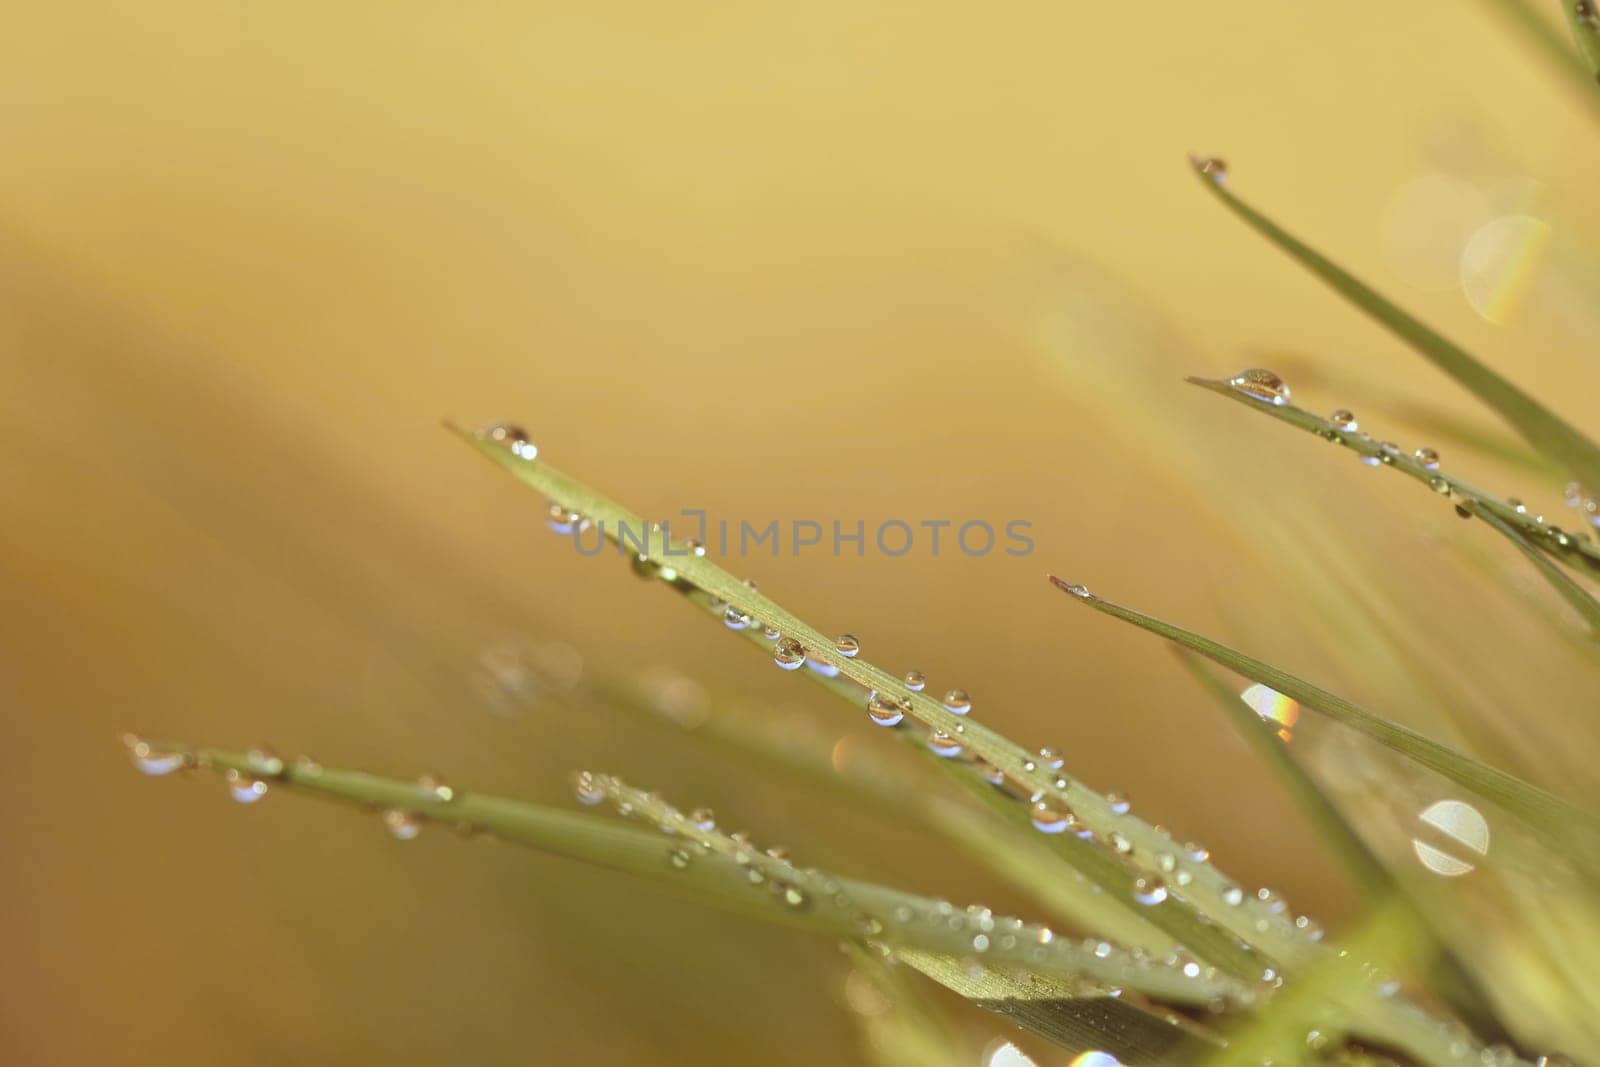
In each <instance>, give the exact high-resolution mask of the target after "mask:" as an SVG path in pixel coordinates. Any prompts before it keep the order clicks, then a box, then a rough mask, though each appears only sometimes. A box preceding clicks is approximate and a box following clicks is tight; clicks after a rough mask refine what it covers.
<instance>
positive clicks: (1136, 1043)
mask: <svg viewBox="0 0 1600 1067" xmlns="http://www.w3.org/2000/svg"><path fill="white" fill-rule="evenodd" d="M895 958H896V959H899V960H901V961H902V962H904V963H906V964H908V965H909V966H911V967H915V968H916V969H917V970H919V971H921V972H922V973H923V974H925V975H927V976H928V977H929V978H932V979H933V980H934V981H936V982H938V983H939V984H940V985H942V986H944V987H946V988H947V989H951V990H953V991H955V992H956V993H959V994H960V995H961V996H963V997H965V998H967V999H968V1000H970V1001H972V1002H973V1003H975V1004H977V1005H979V1006H981V1007H984V1008H987V1009H988V1010H990V1011H993V1012H997V1013H998V1014H1000V1015H1004V1016H1006V1017H1007V1018H1009V1019H1013V1020H1015V1021H1016V1022H1017V1023H1019V1024H1021V1025H1022V1026H1025V1027H1027V1028H1028V1029H1029V1030H1032V1031H1033V1032H1034V1033H1036V1034H1039V1035H1040V1036H1041V1037H1044V1038H1046V1039H1047V1040H1049V1041H1050V1042H1051V1043H1053V1044H1056V1045H1059V1046H1060V1047H1062V1048H1064V1049H1067V1050H1068V1051H1070V1052H1087V1051H1089V1050H1091V1049H1098V1050H1100V1051H1102V1052H1109V1053H1111V1054H1112V1055H1113V1056H1115V1057H1116V1058H1117V1059H1118V1060H1120V1061H1121V1062H1123V1063H1193V1062H1195V1061H1196V1060H1198V1059H1199V1058H1200V1057H1201V1056H1203V1055H1205V1054H1206V1053H1208V1052H1211V1051H1213V1050H1215V1049H1218V1048H1220V1047H1221V1045H1222V1041H1221V1039H1220V1038H1218V1037H1217V1036H1216V1034H1214V1033H1212V1032H1210V1031H1208V1030H1206V1029H1205V1028H1203V1027H1200V1026H1198V1025H1196V1024H1195V1023H1193V1022H1191V1021H1189V1020H1187V1019H1185V1018H1184V1017H1183V1016H1181V1015H1172V1016H1170V1018H1164V1017H1161V1016H1158V1015H1156V1014H1154V1013H1153V1012H1151V1011H1149V1010H1147V1009H1146V1008H1144V1007H1142V1006H1140V1005H1137V1004H1135V1003H1133V1002H1132V1000H1131V999H1130V998H1128V997H1106V996H1084V995H1082V994H1081V993H1076V992H1075V991H1074V990H1073V989H1072V988H1071V987H1070V986H1068V985H1066V984H1064V983H1062V982H1059V981H1056V980H1054V979H1050V978H1044V977H1041V976H1039V975H1030V974H1025V973H1019V972H1003V971H1002V972H997V971H986V972H983V973H974V972H973V971H972V969H971V968H970V967H966V966H964V965H962V964H960V963H959V962H958V961H953V960H951V959H950V958H949V957H947V956H932V955H929V954H927V953H923V952H915V951H908V952H897V953H895Z"/></svg>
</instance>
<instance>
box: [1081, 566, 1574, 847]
mask: <svg viewBox="0 0 1600 1067" xmlns="http://www.w3.org/2000/svg"><path fill="white" fill-rule="evenodd" d="M1050 580H1051V582H1053V583H1054V584H1055V585H1056V586H1057V587H1058V588H1060V589H1061V590H1062V591H1064V592H1066V593H1068V594H1069V595H1070V596H1071V597H1072V599H1074V600H1078V601H1081V602H1082V603H1085V604H1088V605H1089V606H1090V607H1093V608H1094V609H1095V610H1097V611H1100V612H1103V613H1104V614H1107V615H1110V616H1112V617H1113V618H1118V619H1121V620H1122V621H1124V622H1130V623H1132V624H1133V625H1135V626H1138V627H1140V628H1141V629H1144V630H1149V631H1150V632H1151V633H1153V634H1158V635H1159V636H1161V637H1165V638H1166V639H1167V640H1169V641H1174V642H1176V643H1178V644H1179V645H1182V646H1183V647H1185V648H1188V649H1191V650H1193V651H1195V652H1198V653H1200V654H1201V655H1202V656H1205V657H1206V658H1207V659H1209V660H1212V661H1213V662H1215V663H1219V664H1221V665H1222V666H1224V667H1226V668H1228V669H1229V670H1231V671H1234V672H1236V673H1238V674H1242V675H1244V676H1245V677H1246V678H1250V679H1252V680H1253V681H1257V682H1260V683H1261V684H1262V685H1265V686H1268V687H1270V688H1272V689H1275V690H1277V691H1278V692H1279V693H1282V694H1283V695H1285V696H1287V697H1290V698H1292V699H1294V700H1297V701H1299V702H1300V703H1301V704H1303V705H1304V706H1306V707H1308V708H1311V709H1313V710H1315V711H1318V712H1320V713H1322V714H1323V715H1326V716H1327V717H1328V718H1330V719H1333V720H1334V721H1336V722H1340V723H1343V724H1344V725H1346V726H1349V727H1350V728H1352V729H1354V730H1356V731H1358V732H1359V733H1362V734H1365V735H1366V736H1367V737H1370V738H1372V739H1373V740H1374V741H1377V742H1378V743H1379V744H1381V745H1383V746H1385V747H1387V748H1390V749H1393V750H1394V751H1396V752H1399V753H1401V754H1402V755H1404V756H1406V757H1408V758H1409V759H1411V760H1413V761H1414V762H1416V763H1418V764H1421V765H1422V766H1424V767H1427V768H1429V769H1430V770H1433V771H1435V772H1437V773H1439V774H1441V775H1443V776H1444V777H1446V778H1449V779H1450V780H1451V781H1453V782H1455V783H1457V784H1458V785H1460V786H1462V787H1463V788H1465V789H1469V790H1471V791H1472V792H1473V793H1475V794H1477V795H1478V796H1480V797H1483V798H1484V799H1486V800H1489V801H1492V802H1494V803H1495V804H1497V805H1499V806H1500V807H1501V808H1503V809H1504V810H1506V811H1507V812H1510V813H1511V814H1513V815H1516V816H1517V817H1518V818H1520V819H1521V820H1522V821H1524V822H1525V823H1527V824H1528V826H1529V827H1531V828H1532V829H1533V830H1535V831H1536V832H1537V833H1538V834H1539V835H1540V836H1541V837H1542V838H1544V839H1545V840H1546V841H1547V842H1549V843H1550V844H1552V845H1554V846H1555V847H1557V848H1559V849H1562V850H1565V849H1568V848H1571V847H1572V846H1573V845H1574V843H1577V844H1578V845H1579V846H1580V847H1581V848H1584V849H1590V850H1592V849H1593V848H1595V847H1596V846H1600V824H1597V821H1596V818H1595V816H1593V815H1592V814H1590V813H1589V812H1586V811H1584V810H1582V809H1581V808H1578V807H1575V806H1574V805H1572V804H1569V803H1567V802H1566V801H1565V800H1562V799H1561V798H1560V797H1557V796H1554V795H1553V794H1551V793H1548V792H1546V791H1544V790H1543V789H1540V788H1539V787H1538V786H1536V785H1532V784H1530V783H1528V782H1524V781H1522V780H1521V779H1519V778H1516V777H1513V776H1512V775H1509V774H1506V773H1505V772H1504V771H1500V770H1497V769H1495V768H1494V767H1491V766H1489V765H1488V764H1485V763H1480V762H1478V761H1477V760H1475V759H1472V758H1471V757H1469V756H1465V755H1462V754H1461V753H1459V752H1457V751H1455V750H1454V749H1452V748H1449V747H1448V746H1446V745H1442V744H1440V743H1439V742H1437V741H1435V740H1433V739H1432V738H1429V737H1425V736H1424V735H1422V734H1419V733H1417V732H1416V731H1414V730H1412V729H1410V728H1408V727H1405V726H1401V725H1400V724H1399V723H1396V722H1393V721H1391V720H1389V719H1385V718H1383V717H1382V716H1379V715H1376V714H1374V713H1372V712H1370V711H1367V710H1366V709H1365V708H1362V707H1358V706H1357V705H1355V704H1352V703H1351V702H1350V701H1348V700H1345V699H1344V698H1343V697H1339V696H1335V695H1334V694H1333V693H1330V692H1328V691H1327V690H1326V689H1322V688H1319V687H1318V686H1315V685H1312V684H1311V683H1310V682H1307V681H1305V680H1304V679H1301V678H1297V677H1295V676H1294V675H1292V674H1290V673H1289V672H1287V671H1283V670H1279V669H1278V668H1277V667H1274V666H1272V665H1270V664H1267V663H1263V662H1262V661H1261V660H1258V659H1256V658H1254V657H1253V656H1247V655H1245V654H1244V653H1242V652H1239V651H1237V650H1235V649H1232V648H1229V647H1228V646H1227V645H1224V644H1220V643H1218V642H1216V641H1213V640H1211V639H1210V638H1208V637H1202V636H1201V635H1199V634H1197V633H1192V632H1191V631H1189V630H1185V629H1183V628H1182V627H1179V626H1174V625H1173V624H1171V623H1169V622H1165V621H1163V620H1161V619H1157V618H1155V617H1153V616H1150V615H1146V614H1144V613H1143V612H1140V611H1135V610H1134V609H1132V608H1127V607H1123V606H1122V605H1121V604H1114V603H1112V602H1111V601H1108V600H1105V599H1103V598H1101V597H1098V596H1095V595H1094V594H1092V593H1089V592H1088V591H1087V590H1085V589H1083V588H1082V587H1081V586H1071V585H1068V584H1067V583H1066V582H1064V581H1062V580H1061V579H1060V578H1057V577H1056V576H1055V575H1051V576H1050Z"/></svg>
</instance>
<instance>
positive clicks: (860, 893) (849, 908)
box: [572, 771, 1251, 1009]
mask: <svg viewBox="0 0 1600 1067" xmlns="http://www.w3.org/2000/svg"><path fill="white" fill-rule="evenodd" d="M572 787H573V793H574V795H575V796H576V797H577V799H578V801H579V803H581V804H584V805H586V806H593V805H597V804H600V803H603V802H606V801H609V802H610V803H611V804H612V806H613V807H614V809H615V810H616V811H617V813H618V814H620V815H622V816H624V817H626V818H633V819H643V820H645V821H647V822H649V823H650V824H652V825H654V826H656V827H657V828H658V829H660V830H662V831H663V832H664V833H666V834H668V835H669V836H671V837H672V838H674V839H675V840H677V841H679V842H680V843H678V844H674V845H673V846H672V847H670V848H669V850H668V852H667V855H666V860H667V863H668V865H669V866H670V867H672V868H673V869H676V870H687V869H689V868H690V867H691V866H692V865H693V864H694V863H695V862H696V859H697V857H701V856H708V855H713V854H715V855H718V856H720V857H722V858H723V859H727V860H731V861H733V863H734V864H736V865H737V866H738V867H739V868H740V869H742V870H743V871H744V877H745V880H746V881H747V882H748V883H749V884H750V885H752V886H755V887H758V888H765V889H767V890H768V891H769V892H770V893H771V895H772V896H773V897H774V899H776V900H779V901H781V902H782V903H783V904H784V905H785V906H787V907H789V908H793V909H796V910H811V909H816V910H818V911H820V912H823V913H825V914H827V915H828V916H829V917H830V918H831V919H834V920H842V921H844V922H846V923H848V924H849V925H850V927H851V928H852V929H853V930H854V931H855V932H857V933H858V934H859V935H861V936H863V937H865V938H867V939H868V940H869V941H876V942H879V943H881V945H882V946H883V948H884V950H885V951H888V950H889V949H891V948H892V947H894V946H901V945H904V946H906V947H916V948H923V949H931V950H933V951H940V952H948V953H950V954H953V955H962V956H967V957H970V958H971V959H973V960H988V961H992V962H994V963H996V964H1012V965H1022V966H1029V967H1035V968H1038V969H1040V970H1047V971H1049V972H1051V973H1056V974H1060V975H1063V976H1066V977H1068V978H1072V979H1074V980H1077V981H1078V982H1080V983H1081V984H1080V986H1079V988H1078V990H1077V991H1078V992H1080V993H1082V994H1090V993H1096V994H1100V995H1107V994H1109V995H1118V994H1119V993H1120V989H1121V986H1122V985H1127V986H1128V987H1129V988H1133V989H1137V990H1139V991H1141V992H1145V993H1149V994H1151V995H1154V996H1167V997H1178V998H1181V999H1183V1000H1185V1001H1189V1002H1195V1003H1205V1004H1209V1005H1212V1006H1214V1007H1216V1008H1218V1009H1220V1008H1224V1007H1227V1006H1230V1005H1233V1004H1236V1003H1242V1002H1245V1001H1248V1000H1249V999H1250V997H1251V994H1250V993H1249V992H1248V991H1247V990H1246V989H1245V988H1244V987H1243V986H1241V985H1239V984H1237V983H1235V982H1233V981H1232V980H1231V979H1228V978H1227V977H1225V976H1221V975H1219V974H1218V973H1217V972H1216V970H1215V969H1214V968H1211V967H1208V966H1205V965H1203V964H1201V963H1200V962H1199V961H1197V960H1195V959H1194V958H1192V957H1191V956H1189V955H1187V954H1186V953H1173V954H1171V955H1169V956H1167V957H1165V958H1163V959H1156V958H1155V957H1153V956H1151V955H1150V954H1149V953H1147V952H1145V951H1144V950H1142V949H1133V950H1126V949H1122V948H1119V947H1117V946H1115V945H1113V944H1111V943H1110V942H1108V941H1104V940H1100V939H1094V938H1091V939H1087V940H1084V941H1081V942H1078V941H1073V940H1070V939H1067V938H1064V937H1060V936H1058V935H1057V934H1056V933H1055V932H1054V931H1053V930H1052V929H1051V928H1050V927H1048V926H1043V925H1040V924H1036V923H1028V922H1024V921H1023V920H1022V919H1019V918H1015V917H1011V916H996V915H995V914H994V913H993V912H992V911H991V910H990V909H988V908H984V907H981V906H978V905H973V906H969V907H966V908H961V907H958V906H956V905H955V904H952V903H951V902H949V901H944V900H932V899H929V898H925V897H917V896H913V895H911V894H905V893H899V892H896V891H890V890H884V889H882V888H879V887H868V886H859V885H858V886H853V887H850V888H849V889H847V888H846V886H845V885H844V883H843V882H842V881H841V880H840V879H838V878H836V877H834V876H832V875H830V874H827V873H825V872H821V871H818V870H816V869H814V868H801V867H797V866H796V865H795V864H794V863H793V861H792V860H791V859H790V857H789V853H788V850H787V849H784V848H781V847H778V848H767V849H762V848H760V847H759V846H758V845H756V844H755V843H754V842H753V841H752V839H751V837H750V835H748V834H746V833H742V832H735V833H725V832H723V831H722V830H721V829H719V828H718V825H717V819H716V815H715V814H714V813H713V812H712V811H711V810H710V809H708V808H698V809H695V810H693V811H690V812H688V813H684V812H682V811H680V810H678V809H677V808H675V807H673V806H672V805H670V804H668V803H667V802H665V801H664V800H662V799H661V798H660V797H659V796H657V795H656V794H654V793H649V792H645V791H642V790H639V789H637V788H635V787H633V786H630V785H628V784H626V783H625V782H623V781H621V780H620V779H618V778H616V777H614V776H611V775H605V774H597V773H594V772H591V771H579V772H577V773H576V774H574V775H573V778H572Z"/></svg>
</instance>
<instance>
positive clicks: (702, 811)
mask: <svg viewBox="0 0 1600 1067" xmlns="http://www.w3.org/2000/svg"><path fill="white" fill-rule="evenodd" d="M689 823H690V825H692V826H693V827H694V828H695V829H696V830H705V831H710V830H715V829H716V828H717V816H716V813H714V812H713V811H712V810H711V809H710V808H695V809H694V810H693V811H691V812H690V813H689Z"/></svg>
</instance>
